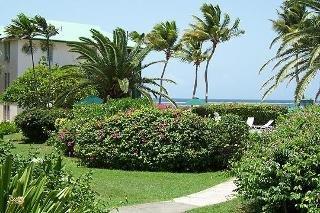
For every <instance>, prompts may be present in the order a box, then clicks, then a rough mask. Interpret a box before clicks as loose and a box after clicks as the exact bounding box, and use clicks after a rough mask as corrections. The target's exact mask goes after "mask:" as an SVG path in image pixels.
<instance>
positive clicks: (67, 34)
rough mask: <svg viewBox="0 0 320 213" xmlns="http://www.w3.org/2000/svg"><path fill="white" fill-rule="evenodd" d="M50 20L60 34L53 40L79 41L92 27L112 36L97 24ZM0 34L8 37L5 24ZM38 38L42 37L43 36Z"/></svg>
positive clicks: (131, 44) (88, 35) (89, 34)
mask: <svg viewBox="0 0 320 213" xmlns="http://www.w3.org/2000/svg"><path fill="white" fill-rule="evenodd" d="M48 22H49V23H50V24H52V25H54V26H55V27H56V28H57V29H58V30H59V34H57V35H55V36H54V37H52V38H51V40H53V41H79V37H91V33H90V30H91V29H96V30H98V31H100V32H101V33H103V34H104V35H106V36H108V37H109V38H111V37H112V34H110V33H107V32H105V31H103V30H102V29H101V27H99V26H97V25H89V24H79V23H73V22H64V21H53V20H48ZM0 34H1V35H0V38H4V37H6V35H5V33H4V27H3V26H0ZM36 38H38V39H42V37H36ZM129 45H130V46H133V45H134V44H133V43H131V42H129Z"/></svg>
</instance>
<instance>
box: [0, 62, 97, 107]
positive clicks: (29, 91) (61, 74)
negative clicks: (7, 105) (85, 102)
mask: <svg viewBox="0 0 320 213" xmlns="http://www.w3.org/2000/svg"><path fill="white" fill-rule="evenodd" d="M34 72H35V73H36V77H35V78H34V76H33V75H34V74H33V71H32V70H31V69H28V70H27V71H26V72H25V73H24V74H23V75H22V76H20V77H18V78H17V79H16V80H15V81H14V82H13V83H12V84H11V85H10V86H9V88H7V89H6V90H5V92H4V94H3V95H2V100H3V101H5V102H11V103H17V104H18V106H19V107H22V108H24V109H30V108H33V107H43V108H45V107H48V106H49V105H52V106H55V107H63V108H70V107H72V105H73V104H74V103H75V102H77V101H79V100H81V99H83V98H85V97H87V96H88V95H94V94H95V90H94V89H93V88H92V87H86V88H83V90H81V91H77V92H74V93H73V94H72V95H68V96H65V97H61V94H62V93H64V92H65V91H66V90H67V89H69V88H70V87H72V86H75V85H78V84H79V83H80V81H79V80H78V79H77V78H71V77H68V78H67V79H64V78H65V76H69V75H81V72H80V71H79V70H78V69H74V68H73V69H71V68H69V69H61V68H59V67H57V66H56V67H53V68H52V69H51V70H49V69H48V67H46V66H43V65H39V66H37V67H35V71H34ZM34 85H36V88H37V89H36V90H34Z"/></svg>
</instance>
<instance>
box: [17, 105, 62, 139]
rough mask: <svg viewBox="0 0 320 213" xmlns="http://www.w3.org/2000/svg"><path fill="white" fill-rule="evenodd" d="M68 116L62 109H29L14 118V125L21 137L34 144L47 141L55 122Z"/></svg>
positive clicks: (53, 129)
mask: <svg viewBox="0 0 320 213" xmlns="http://www.w3.org/2000/svg"><path fill="white" fill-rule="evenodd" d="M67 116H68V113H67V111H65V110H63V109H55V108H52V109H30V110H25V111H23V112H22V113H20V114H19V115H17V116H16V118H15V123H16V125H17V126H18V127H19V128H20V129H21V131H22V132H23V135H24V136H26V137H27V138H29V139H30V140H32V141H34V142H41V141H45V140H46V139H48V137H49V135H50V133H51V132H52V131H55V130H56V129H55V121H56V120H57V119H58V118H65V117H67Z"/></svg>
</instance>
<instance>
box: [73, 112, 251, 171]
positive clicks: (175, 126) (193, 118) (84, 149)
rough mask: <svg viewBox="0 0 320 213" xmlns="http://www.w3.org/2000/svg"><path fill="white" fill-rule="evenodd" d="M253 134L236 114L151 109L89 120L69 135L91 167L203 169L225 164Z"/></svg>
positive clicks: (82, 157)
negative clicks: (210, 115)
mask: <svg viewBox="0 0 320 213" xmlns="http://www.w3.org/2000/svg"><path fill="white" fill-rule="evenodd" d="M247 136H248V127H247V125H246V124H245V123H244V122H242V121H240V119H239V118H238V117H237V116H234V115H228V116H224V117H223V118H222V120H221V121H220V122H215V121H214V120H212V119H207V118H202V117H199V116H197V115H195V114H193V113H191V112H190V111H179V110H158V109H152V108H146V109H141V110H136V111H129V112H126V113H119V114H116V115H114V116H112V117H110V118H106V119H104V120H100V121H92V122H88V123H86V124H85V125H83V126H82V127H81V128H79V129H78V131H77V132H74V133H73V134H72V135H71V139H70V138H69V140H74V141H75V144H76V146H75V151H76V156H77V157H79V158H80V160H81V161H82V163H84V164H86V165H87V166H90V167H103V168H111V169H124V170H149V171H174V172H186V171H192V172H195V171H197V172H198V171H209V170H220V169H225V168H226V167H227V166H228V161H229V160H230V159H232V158H233V157H236V156H237V153H238V152H239V151H241V148H242V147H243V142H245V141H246V138H247Z"/></svg>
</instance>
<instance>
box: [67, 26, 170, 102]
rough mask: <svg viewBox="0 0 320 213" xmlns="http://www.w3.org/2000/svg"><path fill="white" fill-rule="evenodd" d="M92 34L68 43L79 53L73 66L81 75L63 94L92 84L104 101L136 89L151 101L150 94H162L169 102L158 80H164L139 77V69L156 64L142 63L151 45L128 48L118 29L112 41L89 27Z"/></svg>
mask: <svg viewBox="0 0 320 213" xmlns="http://www.w3.org/2000/svg"><path fill="white" fill-rule="evenodd" d="M91 33H92V37H91V38H85V37H80V38H79V39H80V41H81V42H73V43H69V44H68V45H69V46H70V47H71V49H70V51H71V52H75V53H78V54H79V57H78V60H79V61H80V64H79V65H73V66H77V67H79V68H80V69H81V70H82V71H83V74H82V75H79V76H78V77H79V78H80V79H82V83H80V84H79V86H78V88H71V89H70V91H67V93H66V94H64V95H70V94H71V95H72V93H73V92H75V91H78V90H79V89H81V87H87V86H93V87H94V88H95V89H96V90H97V91H98V93H99V96H100V97H101V98H102V99H104V100H105V101H107V100H108V99H110V98H121V97H128V96H130V95H132V92H133V91H135V90H137V91H139V92H140V93H141V94H142V95H143V96H146V97H147V98H148V99H149V100H150V101H151V102H152V101H153V100H152V96H151V94H153V95H154V96H155V97H157V96H159V95H161V96H163V97H165V98H167V99H168V100H170V101H172V99H171V98H170V97H169V96H168V92H167V90H166V89H165V88H164V87H163V86H162V85H160V84H159V83H157V81H159V80H163V79H159V78H145V77H141V74H140V73H141V70H143V69H145V68H147V67H149V66H151V65H153V64H155V63H156V62H152V63H149V64H146V65H142V62H143V60H144V59H145V57H146V56H147V55H148V54H149V53H150V51H151V48H150V47H143V46H142V44H137V45H136V46H135V47H130V48H129V47H128V37H127V34H126V32H125V31H124V30H123V29H120V28H118V29H116V30H114V32H113V39H112V40H110V39H109V38H108V37H106V36H104V35H103V34H102V33H100V32H99V31H97V30H94V29H92V30H91ZM66 76H67V75H66ZM73 77H75V76H73ZM164 80H165V81H167V82H173V81H171V80H168V79H164ZM149 85H150V86H156V87H159V88H160V91H158V90H155V89H152V87H150V86H149ZM172 102H173V101H172ZM173 103H174V102H173Z"/></svg>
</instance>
